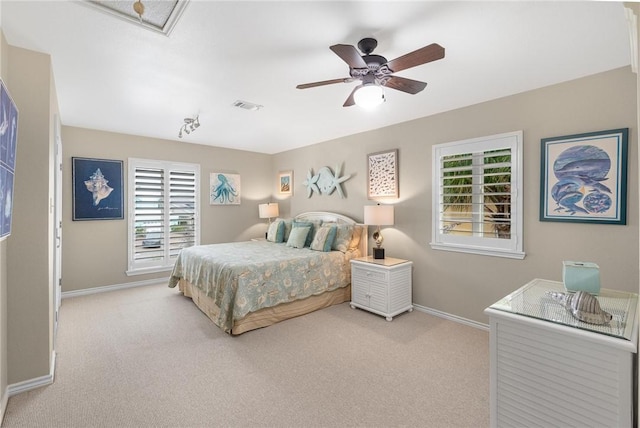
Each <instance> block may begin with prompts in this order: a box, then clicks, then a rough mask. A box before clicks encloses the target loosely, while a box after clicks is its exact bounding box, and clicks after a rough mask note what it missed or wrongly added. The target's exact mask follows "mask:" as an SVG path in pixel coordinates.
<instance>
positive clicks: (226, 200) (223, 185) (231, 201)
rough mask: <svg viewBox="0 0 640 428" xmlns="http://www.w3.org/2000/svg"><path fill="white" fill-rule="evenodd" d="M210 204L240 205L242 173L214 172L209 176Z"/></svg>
mask: <svg viewBox="0 0 640 428" xmlns="http://www.w3.org/2000/svg"><path fill="white" fill-rule="evenodd" d="M209 204H210V205H240V174H227V173H225V172H212V173H211V175H210V176H209Z"/></svg>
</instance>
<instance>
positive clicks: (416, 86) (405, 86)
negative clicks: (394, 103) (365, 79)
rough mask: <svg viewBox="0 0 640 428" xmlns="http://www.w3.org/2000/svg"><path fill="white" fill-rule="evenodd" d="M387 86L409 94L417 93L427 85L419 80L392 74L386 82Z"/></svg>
mask: <svg viewBox="0 0 640 428" xmlns="http://www.w3.org/2000/svg"><path fill="white" fill-rule="evenodd" d="M384 86H385V87H387V88H391V89H397V90H398V91H402V92H406V93H408V94H417V93H418V92H420V91H422V90H423V89H424V88H426V87H427V84H426V83H425V82H420V81H418V80H411V79H407V78H406V77H399V76H391V77H389V80H387V81H386V82H385V84H384Z"/></svg>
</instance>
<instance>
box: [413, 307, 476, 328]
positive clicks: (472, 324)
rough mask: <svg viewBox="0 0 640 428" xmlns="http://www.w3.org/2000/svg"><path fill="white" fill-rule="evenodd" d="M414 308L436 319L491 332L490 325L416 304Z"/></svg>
mask: <svg viewBox="0 0 640 428" xmlns="http://www.w3.org/2000/svg"><path fill="white" fill-rule="evenodd" d="M413 307H414V308H415V309H416V310H418V311H421V312H425V313H427V314H429V315H433V316H436V317H439V318H444V319H447V320H449V321H454V322H457V323H460V324H465V325H468V326H470V327H475V328H479V329H480V330H486V331H489V324H483V323H481V322H477V321H473V320H470V319H467V318H462V317H459V316H457V315H451V314H448V313H446V312H442V311H439V310H437V309H433V308H427V307H426V306H420V305H416V304H415V303H414V304H413Z"/></svg>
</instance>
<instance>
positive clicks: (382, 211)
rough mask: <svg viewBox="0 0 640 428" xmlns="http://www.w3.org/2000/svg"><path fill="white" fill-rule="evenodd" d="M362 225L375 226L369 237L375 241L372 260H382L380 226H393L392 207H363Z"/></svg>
mask: <svg viewBox="0 0 640 428" xmlns="http://www.w3.org/2000/svg"><path fill="white" fill-rule="evenodd" d="M364 224H367V225H373V226H377V229H376V231H375V232H373V235H371V237H372V238H373V240H374V241H376V247H375V248H374V249H373V258H374V259H384V248H381V245H382V233H380V226H392V225H393V205H380V204H378V205H366V206H365V207H364Z"/></svg>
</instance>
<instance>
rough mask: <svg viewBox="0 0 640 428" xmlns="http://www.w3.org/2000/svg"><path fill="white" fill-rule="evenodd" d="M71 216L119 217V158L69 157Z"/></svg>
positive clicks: (121, 204)
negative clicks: (70, 167) (71, 186)
mask: <svg viewBox="0 0 640 428" xmlns="http://www.w3.org/2000/svg"><path fill="white" fill-rule="evenodd" d="M71 162H72V169H71V171H72V175H73V179H72V182H73V198H72V200H73V220H74V221H76V220H122V219H123V218H124V192H123V190H122V186H123V182H124V179H123V175H122V163H123V162H122V161H121V160H108V159H93V158H79V157H73V158H71Z"/></svg>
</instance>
